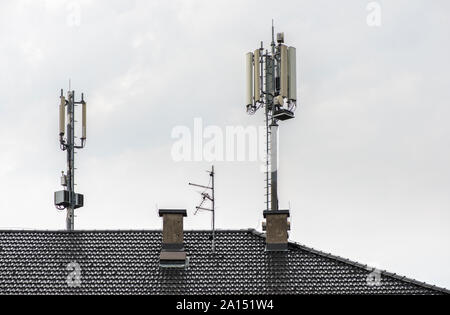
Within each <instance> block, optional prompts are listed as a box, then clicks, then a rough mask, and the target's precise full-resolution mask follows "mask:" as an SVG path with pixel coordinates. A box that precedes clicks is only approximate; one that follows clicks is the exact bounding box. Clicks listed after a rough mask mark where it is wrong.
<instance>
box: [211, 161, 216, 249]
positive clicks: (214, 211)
mask: <svg viewBox="0 0 450 315" xmlns="http://www.w3.org/2000/svg"><path fill="white" fill-rule="evenodd" d="M211 176H212V185H211V187H212V251H213V253H214V252H215V250H216V244H215V237H216V226H215V225H216V207H215V198H214V176H215V173H214V165H213V166H212V171H211Z"/></svg>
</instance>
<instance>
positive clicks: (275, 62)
mask: <svg viewBox="0 0 450 315" xmlns="http://www.w3.org/2000/svg"><path fill="white" fill-rule="evenodd" d="M276 41H277V44H276V43H275V28H274V24H273V20H272V42H271V45H270V46H271V49H270V51H269V50H267V49H266V50H264V45H263V43H262V42H261V48H258V49H256V50H255V51H254V52H249V53H247V55H246V68H247V72H246V78H247V80H246V81H247V94H246V106H247V113H248V114H250V115H253V114H255V113H256V112H257V111H258V110H259V109H261V108H264V113H265V124H266V186H265V187H266V210H267V211H269V210H271V211H278V210H279V208H278V128H279V125H278V123H279V122H280V121H285V120H289V119H292V118H294V117H295V115H294V112H295V109H296V107H297V74H296V49H295V48H294V47H288V46H286V45H285V44H284V33H278V34H277V36H276Z"/></svg>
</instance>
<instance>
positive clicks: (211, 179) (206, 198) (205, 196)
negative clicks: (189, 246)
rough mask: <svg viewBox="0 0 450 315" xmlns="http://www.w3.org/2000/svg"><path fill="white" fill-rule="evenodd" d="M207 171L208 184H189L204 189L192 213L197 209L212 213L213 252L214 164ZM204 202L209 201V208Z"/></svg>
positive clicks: (213, 234) (213, 235)
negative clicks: (198, 203)
mask: <svg viewBox="0 0 450 315" xmlns="http://www.w3.org/2000/svg"><path fill="white" fill-rule="evenodd" d="M207 172H208V173H209V183H208V186H203V185H198V184H193V183H189V185H190V186H195V187H199V188H203V189H204V191H203V192H201V193H200V195H201V196H202V200H201V202H200V205H199V206H197V207H195V209H196V210H195V213H194V215H197V213H198V212H199V211H209V212H211V213H212V220H211V226H212V245H211V247H212V252H213V253H214V252H215V250H216V245H215V213H216V212H215V210H216V208H215V196H214V192H215V189H214V176H215V172H214V165H213V166H212V168H211V171H207ZM208 191H210V192H211V195H210V194H209V193H208ZM205 202H210V203H211V208H206V207H205V206H204V204H205Z"/></svg>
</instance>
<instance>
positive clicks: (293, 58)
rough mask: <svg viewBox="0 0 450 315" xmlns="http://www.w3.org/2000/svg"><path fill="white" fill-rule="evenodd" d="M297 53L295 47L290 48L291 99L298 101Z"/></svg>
mask: <svg viewBox="0 0 450 315" xmlns="http://www.w3.org/2000/svg"><path fill="white" fill-rule="evenodd" d="M296 54H297V51H296V49H295V47H289V50H288V55H289V57H288V59H289V99H290V100H291V101H296V100H297V57H296Z"/></svg>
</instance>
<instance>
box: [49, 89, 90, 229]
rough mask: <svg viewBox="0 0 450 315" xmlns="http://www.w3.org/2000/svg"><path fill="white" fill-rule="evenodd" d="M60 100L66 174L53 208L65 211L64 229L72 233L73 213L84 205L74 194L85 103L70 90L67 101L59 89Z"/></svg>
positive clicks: (81, 199)
mask: <svg viewBox="0 0 450 315" xmlns="http://www.w3.org/2000/svg"><path fill="white" fill-rule="evenodd" d="M69 85H70V80H69ZM60 99H61V102H60V104H59V144H60V147H61V150H62V151H67V173H66V174H64V171H62V176H61V186H63V187H64V190H62V191H57V192H55V206H56V208H57V209H58V210H61V211H62V210H65V209H67V218H66V228H67V230H68V231H73V230H74V217H75V213H74V211H75V209H78V208H81V207H83V205H84V196H83V195H82V194H77V193H75V185H76V184H75V170H76V168H75V154H76V151H75V150H77V149H83V148H84V147H85V144H86V102H85V100H84V94H81V100H80V101H75V91H72V90H70V89H69V91H68V92H67V99H66V97H64V91H63V90H62V89H61V96H60ZM78 105H81V111H82V112H81V116H82V128H81V138H80V142H79V144H78V145H77V144H76V141H75V139H77V137H76V136H75V123H76V122H77V121H76V120H75V108H76V106H78ZM66 118H67V126H66ZM66 130H67V134H66ZM65 136H66V137H65Z"/></svg>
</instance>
